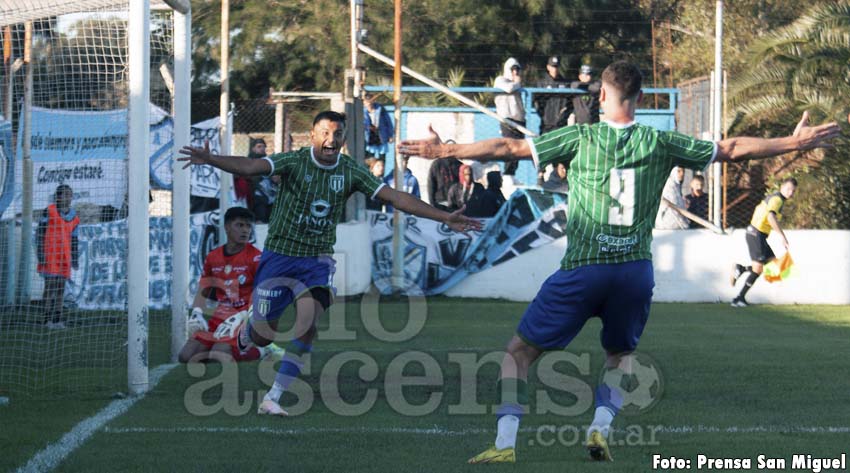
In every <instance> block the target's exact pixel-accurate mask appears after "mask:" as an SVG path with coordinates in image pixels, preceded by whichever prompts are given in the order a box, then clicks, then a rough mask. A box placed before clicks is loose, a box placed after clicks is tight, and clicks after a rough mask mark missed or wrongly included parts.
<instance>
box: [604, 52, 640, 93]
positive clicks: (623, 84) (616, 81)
mask: <svg viewBox="0 0 850 473" xmlns="http://www.w3.org/2000/svg"><path fill="white" fill-rule="evenodd" d="M642 81H643V76H642V75H641V73H640V69H638V67H637V66H635V65H634V64H632V63H630V62H628V61H615V62H612V63H611V64H610V65H609V66H608V67H606V68H605V70H604V71H602V82H605V83H608V84H611V85H613V86H614V87H615V88H616V89H617V90H619V91H620V93H621V94H622V95H621V97H620V98H621V99H623V100H625V99H630V98H634V97H637V95H638V93H640V88H641V83H642Z"/></svg>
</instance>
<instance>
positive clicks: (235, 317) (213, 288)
mask: <svg viewBox="0 0 850 473" xmlns="http://www.w3.org/2000/svg"><path fill="white" fill-rule="evenodd" d="M253 225H254V214H253V213H251V211H250V210H248V209H246V208H243V207H232V208H230V209H228V210H227V212H226V213H225V214H224V230H225V233H226V234H227V243H225V244H224V245H222V246H219V247H218V248H216V249H214V250H213V251H211V252H210V254H208V255H207V257H206V259H205V260H204V269H203V273H202V274H201V280H200V283H199V287H198V292H197V293H196V294H195V300H194V301H193V303H192V314H191V315H190V316H189V321H188V326H187V328H188V329H189V333H190V338H189V340H187V341H186V344H185V345H184V346H183V348H182V349H181V350H180V354H179V355H178V359H179V361H180V362H181V363H190V362H196V361H208V360H215V361H231V360H234V361H251V360H257V359H260V358H263V357H264V356H265V355H267V354H269V353H272V352H274V351H276V350H280V349H279V348H277V347H276V346H274V345H269V346H268V347H262V348H258V347H252V348H251V349H250V350H248V351H246V352H245V353H241V352H240V351H239V350H238V349H237V348H236V339H235V338H233V331H234V330H235V328H236V327H237V326H238V325H239V324H240V323H242V320H243V319H244V318H245V317H247V316H248V310H249V308H250V306H251V293H252V292H253V290H254V274H255V273H256V272H257V264H258V263H259V261H260V255H261V254H262V251H260V250H259V249H257V248H256V247H255V246H254V245H252V244H251V243H250V242H249V241H248V240H249V238H250V237H251V230H252V228H253ZM208 302H213V304H215V309H214V310H213V312H212V315H211V316H210V317H209V319H207V318H205V317H204V308H205V307H207V306H208Z"/></svg>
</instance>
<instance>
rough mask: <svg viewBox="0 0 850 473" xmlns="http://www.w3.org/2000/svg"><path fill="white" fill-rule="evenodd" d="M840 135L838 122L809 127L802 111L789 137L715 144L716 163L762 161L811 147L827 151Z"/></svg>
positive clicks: (736, 138)
mask: <svg viewBox="0 0 850 473" xmlns="http://www.w3.org/2000/svg"><path fill="white" fill-rule="evenodd" d="M840 134H841V128H839V126H838V123H836V122H831V123H825V124H823V125H818V126H809V112H803V118H802V119H800V122H799V123H797V128H795V129H794V133H793V134H792V135H790V136H784V137H781V138H754V137H749V136H740V137H735V138H728V139H725V140H722V141H719V142H718V143H717V157H716V160H717V161H720V162H723V161H728V162H732V161H747V160H750V159H763V158H769V157H772V156H777V155H780V154H784V153H790V152H792V151H806V150H810V149H815V148H828V147H831V146H832V141H833V140H834V139H835V138H837V137H838V136H839V135H840Z"/></svg>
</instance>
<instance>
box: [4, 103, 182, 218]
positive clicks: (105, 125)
mask: <svg viewBox="0 0 850 473" xmlns="http://www.w3.org/2000/svg"><path fill="white" fill-rule="evenodd" d="M148 117H149V118H148V120H149V124H150V126H151V134H150V138H151V143H150V152H151V176H152V178H153V180H154V184H155V187H156V184H159V180H160V179H166V178H167V180H168V181H169V185H170V175H171V171H170V169H167V176H166V175H164V171H165V170H166V169H163V166H162V164H161V163H162V161H163V159H166V160H168V161H169V163H170V158H171V153H170V150H171V146H172V143H173V125H172V123H171V119H170V118H169V117H168V114H167V113H166V112H165V111H164V110H162V109H160V108H158V107H156V106H154V105H151V106H150V113H149V114H148ZM31 120H32V121H31V124H32V134H31V136H30V138H29V139H30V152H31V159H32V164H33V208H35V209H42V208H44V207H46V206H47V204H49V203H50V202H51V199H52V197H53V195H54V193H55V191H56V187H57V186H59V185H60V184H67V185H69V186H71V188H72V189H73V190H74V202H75V203H88V204H95V205H110V206H112V207H115V208H121V207H122V206H123V204H124V198H125V195H126V192H127V152H128V151H127V140H128V135H127V126H128V125H127V110H126V109H119V110H108V111H73V110H52V109H46V108H40V107H33V108H32V119H31ZM3 134H4V132H3V130H2V126H0V140H3V138H2V135H3ZM23 140H24V137H23V127H19V129H18V145H17V153H16V154H15V155H13V154H11V153H9V154H8V155H7V157H8V158H9V159H12V160H13V161H16V162H15V163H14V174H13V179H14V182H16V183H17V185H16V186H14V187H16V188H15V189H14V191H13V192H14V200H13V202H12V205H11V206H9V205H8V204H7V205H5V206H4V205H2V204H3V200H2V197H0V210H2V211H5V210H6V207H8V208H9V210H10V212H7V213H6V214H5V215H4V217H5V218H12V217H13V213H12V212H14V213H15V214H17V213H20V211H21V210H20V209H21V197H22V195H21V193H22V190H23V189H22V183H23V168H22V160H21V158H22V156H23ZM155 165H156V167H155ZM165 167H167V166H165ZM160 187H161V185H160ZM5 190H6V189H5V188H4V191H5ZM0 195H2V194H0ZM10 199H11V198H10Z"/></svg>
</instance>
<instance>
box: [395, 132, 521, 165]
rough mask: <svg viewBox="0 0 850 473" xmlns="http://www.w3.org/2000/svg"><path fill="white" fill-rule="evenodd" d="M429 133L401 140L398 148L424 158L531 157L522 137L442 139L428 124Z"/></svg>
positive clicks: (495, 159)
mask: <svg viewBox="0 0 850 473" xmlns="http://www.w3.org/2000/svg"><path fill="white" fill-rule="evenodd" d="M428 130H429V132H430V136H429V137H428V138H425V139H422V140H404V141H402V142H401V144H400V145H399V152H400V153H401V154H403V155H405V156H419V157H421V158H426V159H440V158H457V159H472V160H475V161H482V162H484V161H518V160H520V159H531V146H529V144H528V142H527V141H525V140H522V139H519V140H518V139H511V138H492V139H489V140H483V141H478V142H475V143H469V144H455V143H451V144H450V143H443V142H442V140H441V139H440V137H439V135H437V133H436V132H435V131H434V129H433V128H431V127H430V126H429V127H428Z"/></svg>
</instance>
